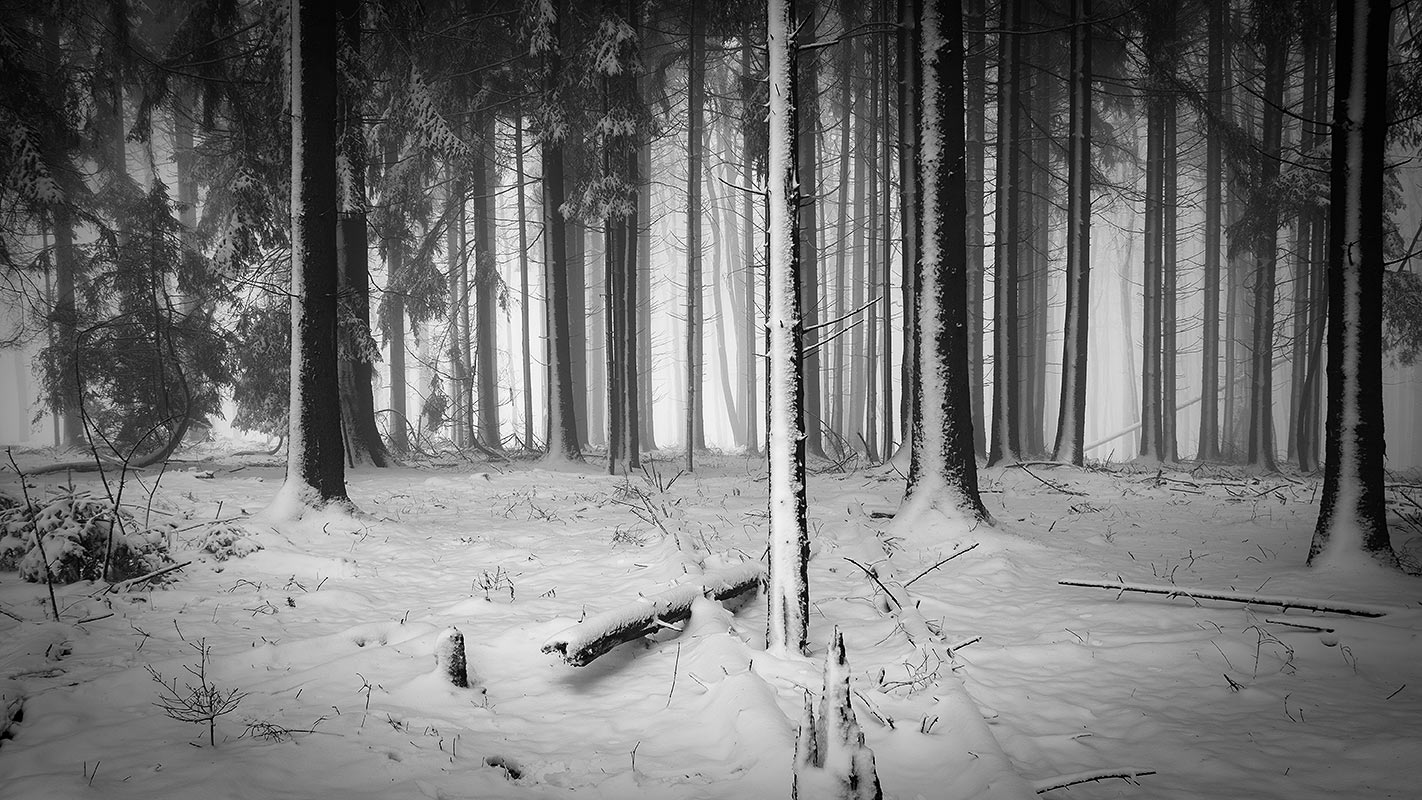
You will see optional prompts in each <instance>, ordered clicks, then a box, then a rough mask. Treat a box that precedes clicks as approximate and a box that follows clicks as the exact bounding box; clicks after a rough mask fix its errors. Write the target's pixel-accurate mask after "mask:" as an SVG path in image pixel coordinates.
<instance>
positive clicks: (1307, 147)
mask: <svg viewBox="0 0 1422 800" xmlns="http://www.w3.org/2000/svg"><path fill="white" fill-rule="evenodd" d="M1331 24H1332V21H1331V20H1330V19H1329V16H1328V15H1327V14H1318V15H1317V19H1316V20H1315V21H1314V22H1313V26H1312V28H1311V30H1309V31H1306V32H1305V33H1304V36H1303V40H1304V43H1305V45H1306V48H1307V51H1306V54H1305V62H1304V65H1305V68H1306V69H1305V75H1306V79H1305V81H1304V91H1305V92H1307V93H1308V97H1307V98H1306V102H1307V109H1308V111H1306V112H1305V114H1304V116H1305V117H1306V120H1305V122H1304V132H1305V136H1304V152H1305V153H1311V152H1312V151H1314V150H1315V149H1316V148H1317V147H1318V146H1319V145H1320V144H1321V143H1322V141H1323V138H1324V132H1325V131H1326V127H1325V124H1324V122H1323V117H1324V114H1325V113H1326V110H1327V105H1328V88H1329V86H1328V67H1329V52H1328V50H1329V49H1328V47H1327V42H1328V40H1329V37H1330V36H1331ZM1310 56H1311V57H1310ZM1310 62H1311V63H1312V69H1308V67H1309V65H1310ZM1307 78H1312V80H1308V79H1307ZM1310 122H1312V123H1313V124H1312V125H1310V124H1309V123H1310ZM1300 223H1301V225H1303V226H1304V227H1305V229H1306V230H1307V231H1308V236H1307V237H1306V238H1305V242H1304V246H1305V247H1307V253H1306V254H1305V255H1304V258H1305V259H1306V263H1307V264H1308V270H1307V275H1306V279H1307V283H1308V288H1307V295H1308V303H1307V306H1306V308H1305V320H1306V324H1305V326H1304V330H1303V336H1304V338H1305V340H1306V344H1305V346H1304V348H1303V351H1302V357H1301V358H1300V359H1299V360H1300V361H1302V363H1303V380H1302V385H1301V386H1300V387H1299V404H1298V414H1297V418H1296V419H1295V420H1293V422H1292V424H1293V427H1294V431H1295V438H1296V446H1297V456H1298V462H1299V469H1300V470H1302V471H1304V472H1312V471H1314V470H1316V469H1318V466H1319V464H1318V462H1319V458H1318V455H1319V454H1318V429H1319V410H1320V409H1319V406H1320V403H1319V387H1320V385H1321V384H1322V380H1320V378H1321V373H1322V370H1323V365H1322V362H1323V337H1324V323H1325V322H1326V320H1327V318H1328V295H1327V281H1328V277H1327V269H1326V266H1325V264H1324V259H1325V258H1326V257H1327V239H1328V212H1327V210H1325V209H1321V208H1310V209H1309V210H1308V211H1307V212H1306V213H1305V214H1303V215H1301V219H1300ZM1295 366H1296V367H1297V366H1298V365H1297V364H1296V365H1295Z"/></svg>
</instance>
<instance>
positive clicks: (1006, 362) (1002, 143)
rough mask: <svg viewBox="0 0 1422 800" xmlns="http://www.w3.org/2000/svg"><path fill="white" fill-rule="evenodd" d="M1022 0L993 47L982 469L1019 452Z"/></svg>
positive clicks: (1013, 0) (1013, 1)
mask: <svg viewBox="0 0 1422 800" xmlns="http://www.w3.org/2000/svg"><path fill="white" fill-rule="evenodd" d="M1022 2H1023V0H1005V1H1004V2H1003V4H1002V22H1001V30H1002V31H1003V33H1002V34H1000V35H999V37H998V39H999V43H998V75H999V80H998V86H997V147H998V156H997V164H998V166H997V176H998V177H997V232H996V234H995V239H996V242H995V244H994V248H995V251H996V257H995V259H994V260H995V261H996V270H997V274H996V276H995V277H996V281H995V284H994V285H995V288H994V290H993V318H994V323H993V353H994V354H995V355H994V356H993V364H992V375H993V392H992V420H993V424H992V440H991V442H990V445H991V446H990V448H989V452H988V464H989V465H990V466H991V465H993V464H998V463H1001V462H1002V461H1013V460H1016V459H1018V458H1019V457H1020V453H1021V450H1022V443H1021V432H1020V429H1019V411H1020V409H1021V407H1022V386H1021V381H1020V380H1019V369H1018V361H1019V359H1018V327H1017V320H1018V303H1017V286H1018V283H1019V280H1018V274H1019V273H1018V266H1019V265H1018V228H1019V224H1018V220H1019V218H1020V216H1021V215H1020V203H1019V194H1020V193H1019V186H1018V179H1019V178H1018V176H1019V171H1020V170H1019V164H1020V162H1021V158H1020V147H1019V144H1020V143H1019V141H1018V136H1019V133H1020V125H1019V123H1018V116H1019V114H1020V109H1019V108H1018V87H1019V86H1020V85H1021V83H1022V45H1021V37H1020V36H1018V35H1015V34H1014V33H1013V32H1014V31H1015V30H1017V28H1018V24H1019V23H1018V20H1019V19H1020V17H1021V11H1022Z"/></svg>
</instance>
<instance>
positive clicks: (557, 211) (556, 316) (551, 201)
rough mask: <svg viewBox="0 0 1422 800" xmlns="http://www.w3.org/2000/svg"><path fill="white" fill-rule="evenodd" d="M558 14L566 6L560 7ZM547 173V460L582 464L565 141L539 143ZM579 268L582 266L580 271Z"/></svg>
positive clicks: (556, 71) (549, 68)
mask: <svg viewBox="0 0 1422 800" xmlns="http://www.w3.org/2000/svg"><path fill="white" fill-rule="evenodd" d="M559 6H560V13H561V11H562V10H565V9H566V8H567V4H566V2H564V3H559ZM561 27H562V26H561V24H560V22H559V21H558V20H557V19H555V20H554V21H553V30H552V38H553V41H554V42H555V44H554V46H553V48H552V49H550V50H548V51H546V52H544V53H543V61H544V63H543V69H544V75H543V102H544V103H546V104H551V103H555V102H557V94H558V84H559V83H560V81H561V80H562V71H563V59H562V55H561V52H560V48H561V47H562V41H561V38H562V37H561ZM539 151H540V152H539V158H540V160H541V161H542V167H543V169H542V172H543V247H544V254H543V265H544V267H543V269H544V275H545V280H546V281H547V291H546V295H545V296H546V297H547V302H548V312H547V318H548V341H549V346H548V355H549V358H548V451H547V455H546V456H545V458H546V459H547V460H549V461H555V462H557V461H569V460H573V461H581V460H582V446H581V445H582V442H581V440H580V439H579V438H578V420H577V416H576V412H575V411H574V406H573V393H574V388H575V387H574V384H573V354H572V342H571V340H572V325H571V324H570V322H569V319H568V316H569V299H568V295H569V283H570V281H569V277H568V273H569V271H570V268H569V264H568V241H567V226H566V225H565V224H564V220H563V212H562V208H563V181H564V177H565V176H564V174H563V143H562V141H561V140H556V139H549V138H547V137H546V136H545V137H544V138H543V139H542V141H541V142H540V143H539ZM580 267H581V265H579V268H580Z"/></svg>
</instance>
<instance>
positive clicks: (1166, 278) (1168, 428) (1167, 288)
mask: <svg viewBox="0 0 1422 800" xmlns="http://www.w3.org/2000/svg"><path fill="white" fill-rule="evenodd" d="M1163 113H1164V115H1165V118H1164V120H1162V122H1163V127H1164V131H1163V134H1164V136H1163V141H1162V143H1161V154H1162V156H1163V158H1164V162H1165V163H1163V164H1162V165H1161V172H1162V173H1163V174H1162V176H1161V182H1162V185H1161V203H1160V212H1161V227H1160V238H1161V244H1160V260H1161V269H1160V273H1161V280H1162V285H1161V287H1160V292H1161V298H1160V303H1161V311H1160V395H1161V400H1160V438H1161V449H1160V457H1161V458H1162V459H1164V460H1166V461H1169V462H1172V463H1174V462H1176V461H1179V460H1180V454H1179V450H1178V446H1177V445H1178V441H1179V437H1178V436H1177V435H1176V428H1177V425H1176V422H1177V419H1178V416H1177V414H1176V410H1175V407H1176V405H1178V404H1179V402H1180V397H1179V393H1178V392H1177V391H1176V385H1177V373H1178V371H1177V367H1176V359H1177V357H1178V349H1179V348H1178V347H1177V344H1176V342H1177V339H1178V336H1177V331H1178V329H1179V324H1178V320H1177V316H1178V315H1177V313H1176V293H1177V289H1178V283H1179V278H1178V276H1179V272H1180V268H1179V264H1178V262H1177V257H1176V252H1177V242H1178V225H1177V224H1176V215H1177V214H1179V211H1180V209H1179V169H1178V167H1177V163H1176V140H1177V138H1178V137H1177V135H1176V130H1177V128H1178V127H1179V121H1178V119H1177V115H1176V101H1175V98H1174V97H1171V98H1169V99H1167V100H1166V101H1165V102H1164V103H1163Z"/></svg>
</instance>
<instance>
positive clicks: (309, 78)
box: [278, 0, 350, 515]
mask: <svg viewBox="0 0 1422 800" xmlns="http://www.w3.org/2000/svg"><path fill="white" fill-rule="evenodd" d="M330 14H331V12H330V9H329V6H326V5H324V4H319V3H316V2H314V0H294V2H293V4H292V13H291V64H292V69H291V116H292V128H291V405H290V412H289V416H290V426H291V427H290V431H289V433H288V444H287V467H286V483H285V485H284V486H283V487H282V489H281V492H280V496H281V499H279V500H278V503H279V504H284V505H286V508H285V509H283V511H285V512H286V513H290V514H293V515H298V514H300V513H301V512H300V509H301V508H303V507H321V506H327V505H345V506H349V505H350V499H349V498H348V497H347V496H346V480H345V461H344V459H343V455H344V454H343V452H342V448H341V415H340V412H339V410H338V409H339V408H340V400H341V398H340V389H339V382H338V380H337V367H336V361H337V354H336V291H337V282H338V273H337V265H336V26H335V24H334V23H335V20H334V19H332V18H331V16H330ZM333 411H334V413H333Z"/></svg>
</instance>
